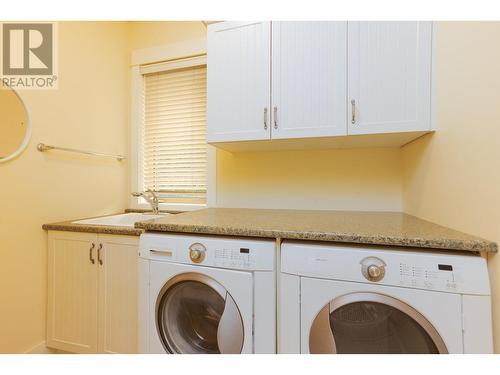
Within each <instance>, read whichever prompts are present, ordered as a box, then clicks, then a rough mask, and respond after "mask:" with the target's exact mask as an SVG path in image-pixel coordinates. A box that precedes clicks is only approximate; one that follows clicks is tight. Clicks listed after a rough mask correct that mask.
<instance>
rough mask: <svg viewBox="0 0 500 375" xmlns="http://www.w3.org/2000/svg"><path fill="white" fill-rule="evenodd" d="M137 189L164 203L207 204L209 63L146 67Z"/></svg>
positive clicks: (189, 61)
mask: <svg viewBox="0 0 500 375" xmlns="http://www.w3.org/2000/svg"><path fill="white" fill-rule="evenodd" d="M140 74H141V80H142V85H141V86H142V91H143V92H142V100H141V109H142V111H141V116H140V118H139V119H140V121H139V122H140V124H139V129H138V133H137V134H138V143H139V144H138V145H137V146H138V147H137V158H138V160H137V167H138V169H139V170H138V173H137V178H138V181H137V185H138V186H137V187H138V189H139V190H142V191H145V190H147V189H151V190H153V191H155V192H157V193H158V195H159V198H160V203H170V204H206V199H207V143H206V105H207V104H206V102H207V93H206V65H205V57H195V58H190V59H183V60H175V61H171V62H166V63H160V64H152V65H144V66H141V67H140Z"/></svg>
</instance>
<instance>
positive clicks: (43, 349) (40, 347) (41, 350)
mask: <svg viewBox="0 0 500 375" xmlns="http://www.w3.org/2000/svg"><path fill="white" fill-rule="evenodd" d="M55 353H56V351H55V350H54V349H51V348H47V345H46V343H45V341H42V342H41V343H39V344H37V345H35V346H34V347H32V348H31V349H30V350H28V351H26V352H24V354H55Z"/></svg>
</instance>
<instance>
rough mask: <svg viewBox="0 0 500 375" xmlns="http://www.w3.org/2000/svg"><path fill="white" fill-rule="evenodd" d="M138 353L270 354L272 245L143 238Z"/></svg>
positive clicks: (170, 236) (231, 240) (273, 339)
mask: <svg viewBox="0 0 500 375" xmlns="http://www.w3.org/2000/svg"><path fill="white" fill-rule="evenodd" d="M139 255H140V258H139V283H140V285H139V352H140V353H192V354H204V353H207V354H208V353H223V354H230V353H275V352H276V303H275V301H276V294H275V290H276V288H275V284H276V273H275V257H276V250H275V242H274V241H273V240H257V239H252V240H249V239H240V238H228V237H207V236H196V235H182V234H151V233H145V234H143V235H142V236H141V239H140V254H139Z"/></svg>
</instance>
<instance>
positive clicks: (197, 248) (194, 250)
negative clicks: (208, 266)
mask: <svg viewBox="0 0 500 375" xmlns="http://www.w3.org/2000/svg"><path fill="white" fill-rule="evenodd" d="M206 251H207V249H206V248H205V246H203V245H202V244H201V243H199V242H197V243H194V244H192V245H191V246H189V258H190V259H191V261H192V262H194V263H201V262H203V260H204V259H205V252H206Z"/></svg>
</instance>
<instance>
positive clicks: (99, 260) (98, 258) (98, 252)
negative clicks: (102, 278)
mask: <svg viewBox="0 0 500 375" xmlns="http://www.w3.org/2000/svg"><path fill="white" fill-rule="evenodd" d="M101 250H102V243H100V244H99V247H98V249H97V261H98V262H99V264H100V265H101V266H102V263H103V262H102V259H101Z"/></svg>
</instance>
